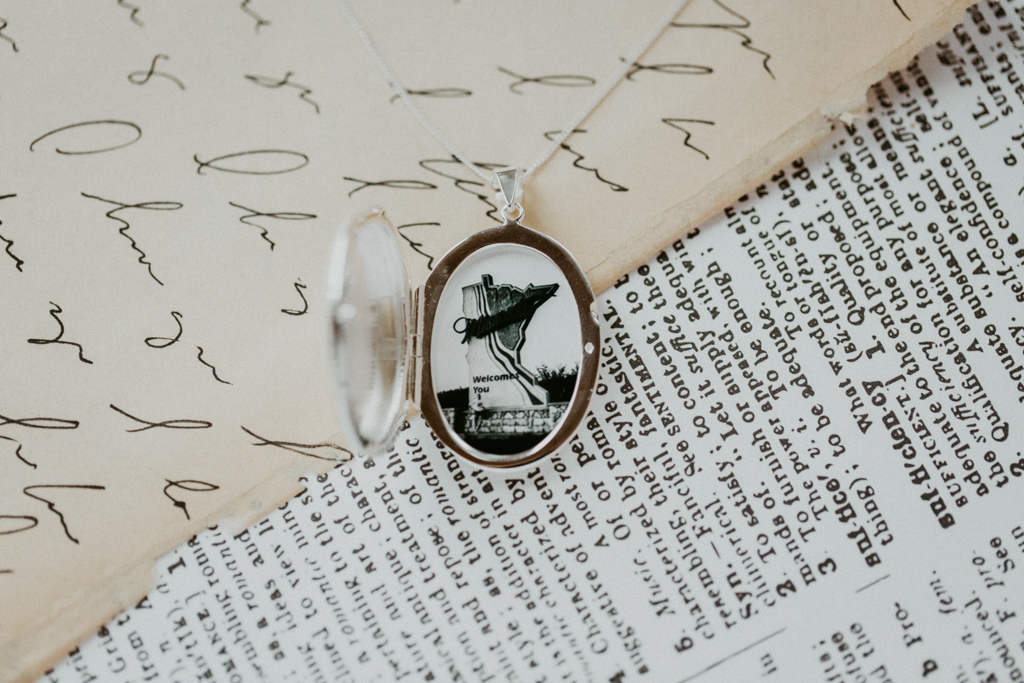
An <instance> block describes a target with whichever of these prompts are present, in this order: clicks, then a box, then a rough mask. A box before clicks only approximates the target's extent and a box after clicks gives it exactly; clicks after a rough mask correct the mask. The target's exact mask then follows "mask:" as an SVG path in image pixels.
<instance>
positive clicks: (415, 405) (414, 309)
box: [405, 285, 423, 413]
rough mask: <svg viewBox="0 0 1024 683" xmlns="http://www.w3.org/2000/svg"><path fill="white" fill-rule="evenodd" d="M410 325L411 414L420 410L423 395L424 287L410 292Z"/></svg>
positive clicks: (409, 381) (407, 378)
mask: <svg viewBox="0 0 1024 683" xmlns="http://www.w3.org/2000/svg"><path fill="white" fill-rule="evenodd" d="M407 306H408V308H407V310H408V324H409V333H408V335H407V336H406V356H405V357H406V358H408V359H409V369H408V375H407V377H406V383H407V384H406V396H407V397H408V399H409V403H410V404H411V405H410V406H409V412H410V413H411V412H415V411H418V410H419V407H420V398H421V396H422V395H423V286H422V285H421V286H419V287H417V288H416V289H414V290H411V291H410V292H409V301H408V304H407Z"/></svg>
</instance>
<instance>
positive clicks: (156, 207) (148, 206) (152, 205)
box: [82, 192, 184, 286]
mask: <svg viewBox="0 0 1024 683" xmlns="http://www.w3.org/2000/svg"><path fill="white" fill-rule="evenodd" d="M82 196H83V197H88V198H89V199H95V200H97V201H101V202H106V203H107V204H113V205H114V206H115V207H117V208H114V209H111V210H110V211H107V213H106V216H107V218H109V219H111V220H113V221H117V222H118V223H120V224H121V227H120V228H118V230H117V231H118V232H119V233H121V235H122V236H123V237H124V238H125V239H127V240H128V241H129V242H131V245H132V249H133V250H134V251H136V252H138V254H139V263H141V264H143V265H145V266H146V269H147V270H148V271H149V276H150V277H151V278H153V279H154V280H155V281H156V283H157V284H158V285H161V286H163V284H164V283H163V282H161V280H160V278H158V277H157V276H156V275H154V274H153V264H152V263H150V262H149V261H147V260H146V252H144V251H142V249H139V245H138V244H137V243H136V242H135V240H134V239H133V238H132V236H131V235H129V234H128V228H130V227H131V224H130V223H129V222H128V221H126V220H125V219H123V218H120V217H118V216H116V215H114V214H116V213H118V212H119V211H125V210H127V209H142V210H146V211H177V210H178V209H180V208H181V207H182V206H184V205H183V204H181V203H180V202H140V203H138V204H124V203H122V202H117V201H114V200H113V199H104V198H103V197H97V196H96V195H92V194H86V193H85V192H83V193H82Z"/></svg>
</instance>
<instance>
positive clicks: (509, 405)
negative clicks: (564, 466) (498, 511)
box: [431, 245, 582, 455]
mask: <svg viewBox="0 0 1024 683" xmlns="http://www.w3.org/2000/svg"><path fill="white" fill-rule="evenodd" d="M503 251H504V250H503V249H502V247H501V246H500V245H496V246H495V247H493V248H491V249H483V250H481V252H480V253H478V254H474V255H473V256H471V257H470V258H468V259H467V260H466V261H464V262H463V263H462V264H461V265H460V266H459V268H458V269H457V270H456V272H455V273H454V274H453V275H452V279H451V280H450V281H449V282H448V285H447V287H446V288H445V292H444V294H443V295H442V297H441V301H440V302H439V304H438V313H437V317H436V318H435V321H434V330H435V331H434V337H433V342H432V349H431V364H432V367H433V377H434V390H435V392H436V393H437V398H438V403H439V405H440V408H441V410H442V413H443V415H444V418H445V420H446V421H447V422H448V424H449V427H450V428H451V430H452V431H453V432H454V433H455V434H456V435H457V436H458V437H459V438H460V439H462V440H463V441H465V442H466V443H467V444H468V445H469V446H472V447H473V448H475V449H478V450H480V451H483V452H485V453H493V454H498V455H501V454H512V453H521V452H523V451H526V450H529V449H530V448H532V447H533V446H535V445H536V444H538V443H540V442H541V441H542V440H543V439H544V438H545V437H546V436H547V435H548V434H550V433H551V432H552V431H554V430H555V428H556V427H557V426H558V425H559V423H560V422H561V420H562V417H563V415H564V414H565V411H566V409H567V407H568V406H569V403H570V401H571V400H572V397H573V393H574V391H575V388H576V380H577V373H578V369H579V364H580V356H581V353H582V345H581V338H580V330H579V324H578V322H577V320H578V316H577V312H576V304H575V302H574V301H573V300H572V297H571V294H570V293H569V286H568V283H567V282H565V277H564V275H562V273H561V271H560V270H559V269H558V268H557V267H556V266H555V265H554V264H553V263H552V262H551V261H550V260H549V259H547V257H545V256H544V255H543V254H540V253H539V252H535V251H534V250H532V249H522V248H520V249H516V250H515V251H513V252H511V253H502V252H503Z"/></svg>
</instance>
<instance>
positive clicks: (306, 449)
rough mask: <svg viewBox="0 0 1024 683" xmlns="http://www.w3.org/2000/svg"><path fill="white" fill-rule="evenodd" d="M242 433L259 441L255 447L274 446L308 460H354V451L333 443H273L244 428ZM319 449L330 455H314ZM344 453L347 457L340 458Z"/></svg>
mask: <svg viewBox="0 0 1024 683" xmlns="http://www.w3.org/2000/svg"><path fill="white" fill-rule="evenodd" d="M242 431H243V432H245V433H246V434H248V435H249V436H251V437H253V438H254V439H257V440H258V441H257V442H256V443H254V444H252V445H253V446H273V447H275V448H281V449H283V450H286V451H291V452H292V453H298V454H299V455H305V456H306V457H308V458H316V459H317V460H327V461H330V462H348V461H349V460H351V459H352V451H350V450H348V449H347V448H342V447H341V446H338V445H336V444H333V443H327V442H323V443H296V442H294V441H273V440H271V439H265V438H263V437H262V436H260V435H259V434H256V433H255V432H253V431H251V430H249V429H246V428H245V427H244V426H243V427H242ZM319 449H327V451H328V452H329V455H322V454H320V453H313V452H312V451H316V450H319ZM339 453H343V454H344V455H346V456H347V457H338V455H337V454H339Z"/></svg>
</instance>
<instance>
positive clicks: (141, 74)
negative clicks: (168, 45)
mask: <svg viewBox="0 0 1024 683" xmlns="http://www.w3.org/2000/svg"><path fill="white" fill-rule="evenodd" d="M158 59H170V57H168V56H167V55H156V56H155V57H153V61H152V62H150V64H149V71H133V72H131V73H130V74H128V81H129V82H131V83H133V84H135V85H146V84H147V83H149V79H150V78H152V77H153V76H160V77H161V78H166V79H167V80H169V81H171V82H172V83H174V84H175V85H176V86H178V87H179V88H180V89H182V90H184V89H185V84H184V83H182V82H181V81H180V80H178V79H177V78H175V77H174V76H172V75H171V74H169V73H167V72H165V71H157V70H156V61H157V60H158Z"/></svg>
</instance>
